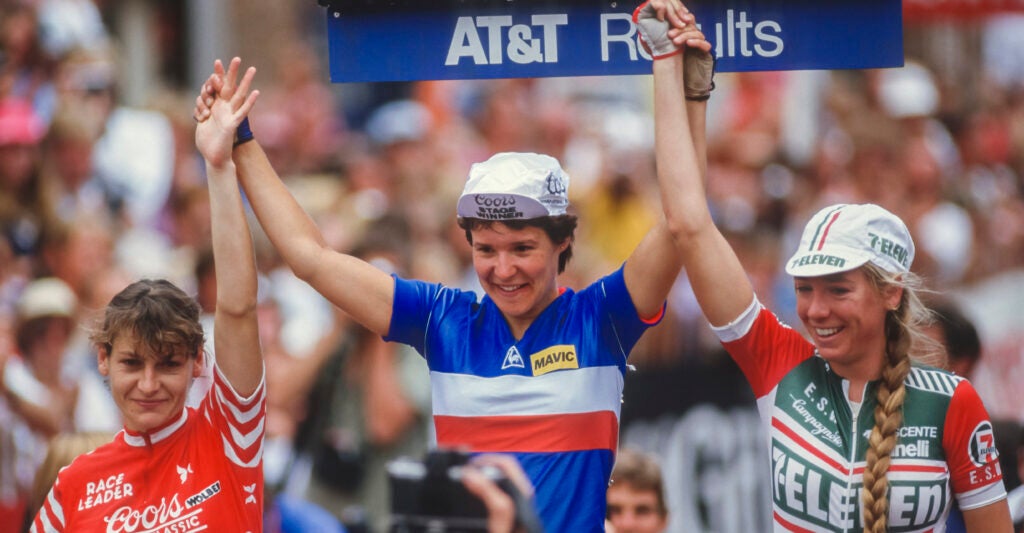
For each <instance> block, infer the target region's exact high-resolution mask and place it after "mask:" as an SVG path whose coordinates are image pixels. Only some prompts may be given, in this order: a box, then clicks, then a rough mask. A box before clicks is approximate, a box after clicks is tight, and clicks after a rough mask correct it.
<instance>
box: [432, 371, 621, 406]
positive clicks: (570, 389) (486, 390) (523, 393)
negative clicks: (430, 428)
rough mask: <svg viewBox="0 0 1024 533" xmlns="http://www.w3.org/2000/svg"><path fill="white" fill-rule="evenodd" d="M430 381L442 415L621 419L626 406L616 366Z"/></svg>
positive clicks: (438, 375)
mask: <svg viewBox="0 0 1024 533" xmlns="http://www.w3.org/2000/svg"><path fill="white" fill-rule="evenodd" d="M430 383H431V390H432V394H433V405H434V415H440V416H445V415H447V416H505V415H549V414H560V413H591V412H594V411H612V412H614V413H615V416H616V417H618V415H619V409H620V407H621V405H622V400H621V398H622V385H623V379H622V372H620V371H619V368H618V367H616V366H595V367H587V368H580V369H574V370H560V371H557V372H551V373H548V374H544V375H542V376H536V377H533V376H519V375H506V376H498V377H493V378H485V377H480V376H472V375H469V374H452V373H447V372H431V373H430ZM614 391H618V393H615V392H614ZM499 396H500V398H499Z"/></svg>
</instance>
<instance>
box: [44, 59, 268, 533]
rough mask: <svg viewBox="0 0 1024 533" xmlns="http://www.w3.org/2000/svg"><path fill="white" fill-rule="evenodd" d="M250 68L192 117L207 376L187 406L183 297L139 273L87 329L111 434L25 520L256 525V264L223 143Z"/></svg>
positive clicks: (116, 527)
mask: <svg viewBox="0 0 1024 533" xmlns="http://www.w3.org/2000/svg"><path fill="white" fill-rule="evenodd" d="M254 74H255V70H253V69H249V71H247V72H246V73H245V76H244V77H243V78H242V80H241V82H240V83H239V84H237V85H236V84H235V81H236V79H237V76H238V71H237V69H235V70H232V71H230V72H228V73H227V76H226V77H225V80H226V83H225V90H226V96H227V97H226V98H223V99H220V100H218V101H217V103H216V105H214V106H213V108H212V109H211V117H210V119H209V120H206V121H204V122H203V123H202V124H199V125H198V126H197V128H196V146H197V147H198V149H199V151H200V152H201V153H202V154H203V157H204V158H205V159H206V171H207V178H208V182H209V191H210V200H211V201H210V205H211V217H212V228H213V233H212V244H213V253H214V257H215V259H216V261H217V262H218V263H219V265H220V268H217V269H216V279H217V309H216V313H215V318H214V324H215V333H214V342H213V345H214V349H215V352H216V363H215V367H214V368H215V369H214V385H213V387H212V389H211V390H210V391H209V392H208V393H207V395H206V397H205V398H204V399H203V401H202V403H201V405H200V406H199V407H198V409H192V408H186V406H185V400H186V395H187V393H188V390H189V387H190V386H191V385H192V381H193V380H194V379H195V378H196V377H198V376H199V374H200V370H201V369H202V366H203V360H204V358H206V357H211V356H212V354H206V353H204V352H203V341H204V339H203V329H202V326H200V323H199V313H200V310H199V305H198V304H197V302H196V301H195V299H194V298H192V297H190V296H189V295H187V294H185V292H183V291H182V290H181V289H179V288H178V287H176V286H175V285H173V284H172V283H170V282H168V281H166V280H141V281H137V282H135V283H133V284H131V285H129V286H128V287H127V288H125V289H124V290H122V291H121V292H120V293H118V294H117V295H116V296H114V298H113V299H112V300H111V301H110V304H109V305H108V306H107V309H106V312H105V314H104V317H103V319H102V322H101V324H99V326H98V327H97V328H96V330H95V331H94V332H93V334H92V339H93V341H94V342H95V344H96V347H97V350H98V355H97V361H98V365H99V371H100V373H101V374H102V375H103V376H105V377H106V378H107V380H108V382H109V385H110V391H111V394H112V395H113V397H114V401H115V403H116V404H117V406H118V408H119V410H120V412H121V417H122V419H123V422H124V430H123V431H121V432H120V433H118V435H117V436H116V437H115V439H114V442H112V443H110V444H107V445H104V446H101V447H100V448H98V449H96V450H95V451H93V452H92V453H89V454H85V455H82V456H80V457H78V458H77V459H76V460H75V461H74V462H73V463H72V464H71V465H70V466H68V467H67V468H65V469H64V470H62V471H61V472H60V474H59V475H58V477H57V481H56V483H55V484H54V486H53V488H52V489H51V490H50V493H49V495H48V496H47V498H46V501H45V502H44V504H43V507H42V509H40V511H39V513H38V514H37V515H36V518H35V520H34V522H33V524H32V531H33V532H43V531H107V532H111V533H132V532H141V531H199V530H208V531H251V532H259V531H262V529H263V523H262V516H263V461H262V453H263V421H264V418H265V415H266V395H265V389H264V382H263V356H262V353H261V351H260V346H259V340H258V330H257V321H256V288H257V282H256V279H257V277H256V265H255V258H254V252H253V245H252V238H251V235H250V233H249V227H248V224H247V222H246V219H245V215H244V211H243V207H242V206H243V204H242V199H241V194H240V191H239V188H238V185H237V180H236V176H235V168H234V163H233V162H232V160H231V150H232V144H233V141H234V133H235V130H236V128H237V127H238V124H239V122H241V120H242V118H243V117H244V116H245V115H246V113H248V111H249V109H251V108H252V106H253V104H254V103H255V100H256V97H257V96H258V93H256V92H255V91H253V92H252V93H250V92H249V84H250V82H251V80H252V77H253V75H254Z"/></svg>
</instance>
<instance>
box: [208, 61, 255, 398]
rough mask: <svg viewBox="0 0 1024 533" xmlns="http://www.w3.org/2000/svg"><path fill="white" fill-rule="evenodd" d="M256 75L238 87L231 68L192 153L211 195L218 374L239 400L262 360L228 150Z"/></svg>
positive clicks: (249, 252) (245, 230)
mask: <svg viewBox="0 0 1024 533" xmlns="http://www.w3.org/2000/svg"><path fill="white" fill-rule="evenodd" d="M255 73H256V71H255V69H253V68H250V69H249V70H248V71H246V73H245V76H244V77H243V78H242V81H241V83H240V84H238V85H237V86H236V85H235V78H236V77H237V74H238V65H237V64H233V65H232V69H231V71H229V72H228V73H227V75H226V77H225V78H224V87H223V88H222V90H221V95H222V97H221V98H218V99H217V101H216V102H214V104H213V106H212V108H211V109H210V116H209V119H208V120H206V121H204V122H201V123H199V124H198V125H197V126H196V147H197V148H198V149H199V152H200V153H202V154H203V158H205V159H206V175H207V182H208V184H209V190H210V217H211V221H210V222H211V228H212V231H213V235H212V240H213V257H214V262H215V271H216V279H217V308H216V311H215V313H214V334H213V337H214V338H213V343H214V350H215V353H216V356H217V366H218V368H220V371H221V372H222V373H223V374H224V376H225V377H226V378H227V379H228V381H229V382H230V383H231V386H232V387H233V388H234V389H235V391H236V392H238V393H239V394H241V395H242V396H250V395H252V393H253V392H255V391H256V388H257V387H259V384H260V380H262V379H263V354H262V352H261V350H260V342H259V330H258V328H257V321H256V289H257V281H256V279H257V278H256V256H255V253H254V252H253V244H252V235H251V234H250V232H249V225H248V223H247V222H246V220H245V210H244V207H243V205H242V195H241V192H240V191H239V189H238V182H237V179H236V177H235V164H234V162H232V161H231V144H232V141H233V139H234V136H235V129H236V128H237V127H238V124H239V123H240V122H241V121H242V119H243V118H244V117H245V116H246V114H248V112H249V110H250V109H251V108H252V106H253V103H255V101H256V98H257V97H258V96H259V93H258V92H256V91H253V92H252V93H249V92H248V91H249V85H250V83H251V82H252V77H253V75H255Z"/></svg>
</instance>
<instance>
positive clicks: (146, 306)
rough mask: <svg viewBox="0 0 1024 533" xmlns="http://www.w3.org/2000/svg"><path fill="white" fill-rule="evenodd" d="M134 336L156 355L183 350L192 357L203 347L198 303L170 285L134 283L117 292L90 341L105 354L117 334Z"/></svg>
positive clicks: (158, 282) (163, 283) (166, 283)
mask: <svg viewBox="0 0 1024 533" xmlns="http://www.w3.org/2000/svg"><path fill="white" fill-rule="evenodd" d="M125 333H131V334H134V335H135V337H136V339H137V340H138V342H139V343H140V344H142V345H144V346H146V347H147V348H149V349H150V350H152V351H153V353H156V354H170V353H177V352H178V351H179V350H181V349H184V350H185V351H186V353H187V355H188V357H190V358H193V359H194V358H196V357H198V355H199V350H201V349H202V347H203V342H204V340H205V339H204V335H203V326H202V325H201V324H200V323H199V303H198V302H196V300H195V298H192V297H191V296H189V295H187V294H185V291H182V290H181V289H179V288H178V287H177V286H175V285H174V284H173V283H171V282H169V281H167V280H163V279H159V280H149V279H144V280H140V281H136V282H135V283H132V284H131V285H128V286H127V287H125V288H124V289H123V290H122V291H121V292H119V293H117V295H116V296H114V298H113V299H111V300H110V304H108V305H107V309H106V311H105V312H104V314H103V320H102V322H101V323H100V324H99V327H97V328H96V329H95V330H94V331H93V332H92V334H91V335H90V339H91V340H92V341H93V343H95V344H96V346H97V348H100V349H101V350H105V351H106V353H107V354H108V355H109V354H110V350H111V348H112V347H113V344H114V340H115V339H116V338H117V336H118V335H122V334H125Z"/></svg>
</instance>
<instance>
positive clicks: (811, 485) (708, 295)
mask: <svg viewBox="0 0 1024 533" xmlns="http://www.w3.org/2000/svg"><path fill="white" fill-rule="evenodd" d="M668 1H669V0H660V1H657V2H656V1H653V0H652V2H651V3H652V4H661V3H666V2H668ZM648 31H651V30H648ZM666 31H667V34H668V35H669V36H670V37H671V38H672V39H674V40H675V39H678V38H679V36H680V35H681V30H680V29H679V28H671V29H668V30H666ZM680 111H681V108H677V109H669V110H668V113H666V112H665V111H663V112H662V113H661V114H660V115H659V116H657V117H656V120H657V121H659V122H660V123H663V124H674V127H675V128H676V129H677V130H682V129H684V128H687V125H689V127H690V129H691V131H693V132H694V138H693V142H694V145H695V146H696V147H697V149H698V154H699V155H698V157H699V158H701V159H703V157H704V155H703V151H704V146H705V139H704V137H703V135H704V120H705V116H704V114H703V113H702V112H693V113H690V114H689V115H688V116H687V114H685V113H682V112H680ZM692 111H703V110H692ZM666 127H667V126H666ZM662 133H663V135H662V136H661V137H660V139H670V138H672V137H673V135H672V134H671V132H662ZM659 162H660V161H659ZM698 166H699V167H700V168H703V166H704V165H703V161H698ZM680 177H681V178H682V179H683V180H684V181H683V183H681V184H680V185H681V189H680V190H679V191H678V194H679V195H680V197H681V198H677V200H678V201H679V202H682V207H683V208H682V209H681V210H680V211H679V212H680V213H681V215H680V218H679V219H677V220H675V222H676V223H677V224H679V227H677V228H676V231H675V232H674V234H676V235H678V238H677V240H676V246H677V249H678V250H679V253H680V255H681V257H682V260H683V264H684V268H685V269H686V273H687V276H688V277H689V279H690V284H691V285H692V287H693V291H694V294H695V296H696V298H697V301H698V302H699V304H700V306H701V309H702V310H703V312H704V316H705V317H706V318H707V320H708V321H709V322H710V323H711V325H712V329H713V330H714V331H715V333H716V334H717V335H718V337H719V339H720V340H721V341H722V343H723V345H724V347H725V349H726V350H727V351H728V352H729V354H730V355H731V356H732V357H733V359H734V360H735V361H736V362H737V364H738V365H739V367H740V368H741V370H742V371H743V373H744V375H745V376H746V378H747V380H748V381H749V382H750V384H751V387H752V388H753V389H754V393H755V395H756V396H757V407H758V411H759V412H760V414H761V418H762V420H763V421H764V423H765V426H766V429H767V430H768V431H767V432H766V435H767V444H768V446H769V452H770V455H769V456H770V458H771V476H772V477H771V483H772V500H773V511H774V512H773V521H774V530H775V531H800V532H807V531H835V532H840V531H841V532H847V531H849V532H860V531H865V532H872V533H875V532H881V531H890V532H897V531H898V532H925V531H935V532H941V531H944V530H945V524H946V516H947V515H948V514H949V510H950V508H951V506H952V502H953V498H956V500H957V503H958V504H959V506H960V508H961V509H962V510H963V515H964V519H965V522H966V525H967V530H968V531H970V532H972V533H1001V532H1005V533H1011V529H1010V528H1011V525H1010V514H1009V509H1008V507H1007V504H1006V492H1005V490H1004V488H1003V484H1002V476H1001V473H1000V470H999V461H998V452H997V451H996V449H995V447H994V445H993V438H992V437H993V434H992V424H991V423H990V422H989V419H988V414H987V413H986V411H985V408H984V406H983V405H982V402H981V399H980V398H979V397H978V394H977V392H976V391H975V390H974V388H973V387H972V386H971V384H970V383H969V382H968V381H967V380H966V379H963V378H961V377H959V376H956V375H954V374H952V373H950V372H946V371H944V370H940V369H937V368H933V367H929V366H925V365H923V364H922V363H920V362H918V361H917V360H916V359H917V358H918V356H919V354H918V353H917V351H919V347H921V346H925V345H926V344H925V343H921V342H917V339H918V338H920V337H921V336H922V335H923V333H922V332H921V331H920V325H921V324H922V323H923V322H924V321H926V320H927V316H928V315H927V312H926V311H925V309H924V307H923V306H922V304H921V302H920V301H919V300H918V298H917V296H916V293H915V290H916V286H917V285H918V283H919V281H918V279H917V278H916V276H915V275H914V274H913V273H912V272H911V271H910V265H911V263H912V262H913V259H914V243H913V241H912V239H911V237H910V233H909V231H908V230H907V227H906V225H904V223H903V222H902V221H901V220H900V219H899V218H898V217H896V216H895V215H893V214H892V213H890V212H889V211H887V210H885V209H883V208H882V207H879V206H877V205H871V204H864V205H833V206H830V207H826V208H824V209H822V210H821V211H819V212H818V213H817V214H815V215H814V216H813V217H812V218H811V220H810V221H809V222H808V223H807V226H806V228H805V229H804V232H803V236H802V238H801V241H800V247H799V249H798V250H797V251H796V253H794V254H793V256H792V257H791V258H790V259H789V260H788V261H787V263H786V272H787V273H788V274H790V275H792V276H793V279H794V289H795V291H796V303H797V315H798V316H799V317H800V320H801V322H802V323H803V325H804V327H805V330H806V332H807V338H805V337H804V336H803V335H801V334H800V333H799V332H797V331H795V330H793V329H791V328H790V327H788V326H787V325H785V324H783V323H781V322H780V321H779V319H778V318H777V317H776V316H775V315H774V314H773V313H771V312H770V311H768V310H767V309H765V308H764V307H763V306H762V304H761V303H760V301H759V300H758V299H757V297H756V295H755V294H754V291H753V287H752V286H751V283H750V281H749V280H748V277H747V274H746V273H745V272H744V269H743V267H742V265H741V264H740V262H739V259H738V257H737V255H736V253H735V252H734V251H733V249H732V248H731V247H730V245H729V243H728V242H727V241H726V239H725V237H724V236H723V235H722V233H721V232H720V231H719V230H718V229H717V228H716V227H715V224H714V221H713V220H712V217H711V212H710V209H709V208H708V205H707V200H706V198H705V192H704V184H703V177H702V176H701V175H699V174H698V173H683V174H682V175H681V176H680Z"/></svg>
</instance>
